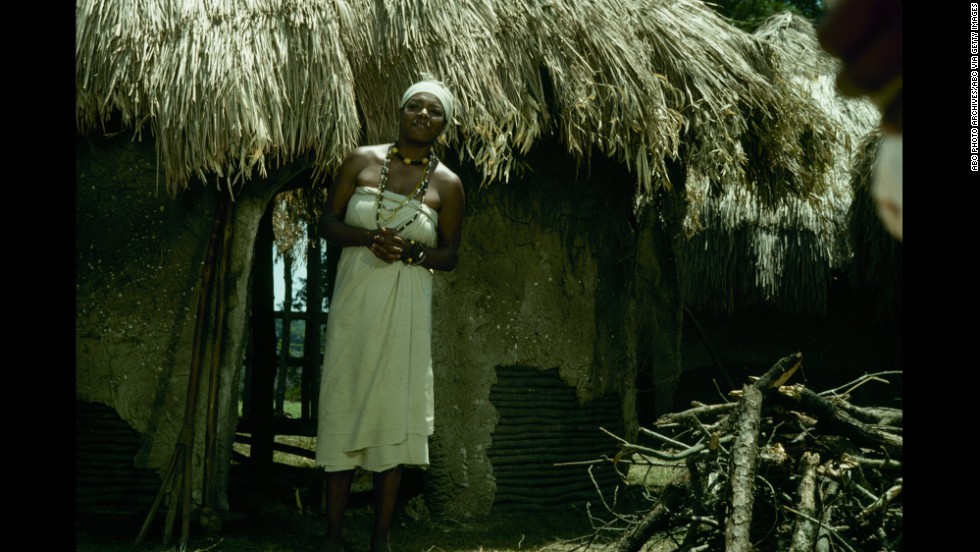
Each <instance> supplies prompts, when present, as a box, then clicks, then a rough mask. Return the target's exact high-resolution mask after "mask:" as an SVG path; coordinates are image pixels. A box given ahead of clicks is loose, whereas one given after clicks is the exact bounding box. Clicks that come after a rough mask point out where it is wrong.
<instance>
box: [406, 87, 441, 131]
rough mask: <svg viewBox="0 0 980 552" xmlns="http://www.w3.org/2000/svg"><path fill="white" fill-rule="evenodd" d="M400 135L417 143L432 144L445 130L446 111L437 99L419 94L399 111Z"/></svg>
mask: <svg viewBox="0 0 980 552" xmlns="http://www.w3.org/2000/svg"><path fill="white" fill-rule="evenodd" d="M400 124H401V133H402V134H403V135H405V136H406V137H408V138H411V139H412V140H415V141H418V142H434V141H435V140H436V138H438V137H439V134H440V133H442V131H443V129H445V128H446V111H445V110H444V109H443V108H442V104H441V103H439V99H438V98H436V97H435V96H434V95H433V94H430V93H428V92H419V93H418V94H415V95H413V96H412V97H411V98H409V99H408V101H407V102H405V106H404V107H402V110H401V121H400Z"/></svg>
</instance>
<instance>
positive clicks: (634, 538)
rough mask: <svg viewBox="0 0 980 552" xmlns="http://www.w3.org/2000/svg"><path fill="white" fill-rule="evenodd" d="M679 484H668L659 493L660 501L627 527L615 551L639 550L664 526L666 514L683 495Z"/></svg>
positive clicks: (631, 551)
mask: <svg viewBox="0 0 980 552" xmlns="http://www.w3.org/2000/svg"><path fill="white" fill-rule="evenodd" d="M685 494H686V493H685V489H684V487H683V486H681V485H675V484H670V485H668V486H667V487H666V488H665V489H664V491H663V493H661V495H660V496H661V498H660V502H658V503H657V505H656V506H654V507H653V510H651V511H650V513H648V514H647V515H646V516H644V517H643V519H642V520H641V521H640V522H639V523H637V524H635V525H633V526H632V527H630V528H629V530H628V531H627V532H626V534H624V535H623V536H622V538H620V539H619V541H617V542H616V545H615V547H614V548H613V550H614V551H615V552H639V550H640V549H641V548H643V545H644V544H646V542H647V541H648V540H650V537H652V536H653V535H654V534H655V533H657V532H658V531H660V530H662V529H664V528H665V527H666V522H667V517H668V514H669V513H670V512H671V511H673V510H674V509H675V508H676V507H677V506H678V504H680V502H681V499H682V498H683V497H684V495H685Z"/></svg>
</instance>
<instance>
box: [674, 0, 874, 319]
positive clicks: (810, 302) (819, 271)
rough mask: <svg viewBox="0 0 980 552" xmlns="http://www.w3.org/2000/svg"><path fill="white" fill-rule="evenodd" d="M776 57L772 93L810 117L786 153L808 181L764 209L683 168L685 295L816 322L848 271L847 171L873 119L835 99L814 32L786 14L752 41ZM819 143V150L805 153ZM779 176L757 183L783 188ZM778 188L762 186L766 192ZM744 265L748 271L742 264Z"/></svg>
mask: <svg viewBox="0 0 980 552" xmlns="http://www.w3.org/2000/svg"><path fill="white" fill-rule="evenodd" d="M754 36H755V38H757V39H758V40H759V41H761V42H763V43H765V44H768V45H769V47H770V51H771V52H772V53H773V54H774V63H775V66H776V67H777V68H778V71H779V77H778V79H777V81H776V84H777V85H778V86H780V87H782V88H784V89H787V90H788V91H789V92H788V93H789V94H790V95H793V96H795V98H796V99H795V102H796V103H797V105H798V106H799V107H801V108H803V107H805V108H806V109H809V110H817V111H818V113H817V114H816V115H813V116H812V117H813V121H815V122H813V123H811V124H810V126H809V127H807V128H806V129H802V130H801V132H799V133H798V134H797V139H798V142H797V143H798V144H799V146H800V150H799V151H797V152H795V153H787V154H785V155H783V156H782V158H783V159H790V160H792V161H793V162H794V163H796V164H797V165H795V166H793V165H790V164H785V165H784V166H783V167H782V169H783V170H790V171H794V172H795V171H797V170H799V171H804V172H809V174H808V175H806V177H805V179H806V180H807V181H809V182H811V184H810V186H807V187H803V188H801V187H795V188H794V189H799V190H802V191H803V193H799V194H777V195H774V196H771V201H766V200H765V199H766V198H765V196H764V194H760V193H759V192H758V191H757V190H754V189H753V188H752V187H751V186H750V185H748V181H740V180H733V181H731V182H726V183H724V184H723V185H717V182H716V180H715V177H714V176H713V175H711V174H707V173H704V172H702V170H701V169H699V168H694V167H692V168H689V170H688V180H687V186H686V194H687V199H688V213H687V218H686V219H685V221H684V226H685V231H686V232H687V235H688V239H687V240H686V242H685V245H684V255H683V258H684V263H685V265H686V271H685V272H686V274H687V276H688V277H687V278H685V281H684V284H685V288H686V289H685V294H686V296H687V297H688V299H689V300H690V301H691V302H692V303H694V304H698V303H700V304H701V305H702V306H706V305H712V306H714V307H716V308H718V307H720V308H722V309H725V310H730V309H732V308H734V307H735V306H736V304H735V302H736V299H737V300H738V301H740V302H763V301H765V302H776V303H778V304H780V305H781V306H783V307H784V308H787V309H788V310H793V311H802V312H823V311H824V310H825V308H826V300H827V291H828V288H829V285H830V282H831V278H832V274H831V273H832V271H834V270H836V269H840V268H842V267H844V266H846V264H847V263H848V262H849V257H850V255H849V250H848V247H847V244H846V241H845V240H844V237H845V227H846V223H847V212H848V207H849V206H850V204H851V198H852V193H851V189H850V187H849V185H848V176H847V174H848V169H849V166H850V160H851V158H852V156H853V154H854V150H855V148H856V145H857V142H858V140H860V138H861V137H862V136H864V135H865V134H867V133H868V132H869V131H870V130H871V129H872V128H874V126H875V124H876V123H877V121H878V119H879V118H880V115H879V114H878V112H877V111H876V109H875V107H874V106H873V104H871V103H870V102H869V101H866V100H855V99H848V98H844V97H842V96H840V95H839V94H838V92H837V91H836V89H835V84H834V78H835V75H836V73H837V69H838V65H837V62H836V61H835V60H834V59H833V58H831V57H829V56H828V55H827V54H826V53H825V52H823V51H822V50H821V49H820V47H819V45H818V43H817V40H816V35H815V32H814V29H813V26H812V25H811V24H810V23H809V22H808V21H807V20H805V19H803V18H801V17H799V16H795V15H793V14H789V13H784V14H779V15H775V16H773V17H770V18H769V19H767V20H766V21H765V22H764V23H763V24H762V25H761V26H760V27H759V28H758V30H757V31H756V32H755V33H754ZM814 141H816V142H820V143H821V144H823V145H824V146H825V148H827V149H824V148H816V147H810V145H809V143H811V142H814ZM786 176H787V175H785V174H781V173H780V170H770V171H767V174H756V178H783V177H786ZM778 186H779V184H778V183H771V184H769V189H774V188H777V187H778ZM746 260H748V261H749V262H746Z"/></svg>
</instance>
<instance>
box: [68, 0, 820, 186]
mask: <svg viewBox="0 0 980 552" xmlns="http://www.w3.org/2000/svg"><path fill="white" fill-rule="evenodd" d="M76 21H77V23H76V30H77V33H76V92H77V96H76V97H77V101H76V118H77V124H78V127H79V130H80V131H81V132H88V131H92V130H95V129H97V128H98V127H99V126H100V124H103V125H104V123H105V121H106V120H108V119H109V118H110V117H112V116H114V115H116V114H117V116H118V117H119V118H120V120H121V121H122V123H123V125H124V127H127V128H132V129H133V130H134V132H136V133H139V132H141V131H142V130H143V129H145V128H148V129H149V130H150V131H151V132H152V133H153V134H154V136H155V138H156V141H157V142H156V143H157V149H158V154H159V161H160V165H161V168H162V174H163V175H164V177H165V180H166V184H167V186H168V189H169V190H170V191H171V192H174V193H175V192H176V191H178V190H180V189H182V188H184V187H186V186H187V185H188V183H189V180H190V179H191V178H194V177H196V178H198V179H200V180H201V181H206V180H207V178H208V177H209V175H213V176H214V177H215V179H224V180H226V181H227V182H228V183H229V184H234V183H237V182H244V181H245V180H248V179H249V178H252V177H253V176H254V174H256V173H257V174H258V175H259V176H262V175H264V174H265V171H266V168H267V166H268V165H270V164H272V163H283V162H289V161H293V160H297V159H311V161H310V162H311V163H313V164H314V165H315V167H316V168H317V169H319V170H318V172H317V175H319V176H322V175H324V174H326V173H327V172H329V170H331V169H332V168H334V167H335V166H336V165H337V163H338V162H339V161H340V160H341V159H342V156H343V155H344V154H345V153H346V152H347V151H349V150H350V149H351V148H353V147H354V146H355V145H357V144H358V143H359V142H360V141H362V140H366V141H367V142H378V141H382V140H388V139H391V138H392V136H393V134H394V122H395V120H396V118H395V113H396V101H397V99H398V98H399V97H400V94H401V92H402V91H403V90H404V89H405V87H406V86H407V85H409V84H410V83H411V82H413V81H414V80H417V79H418V78H419V76H420V75H421V74H422V72H426V73H429V74H431V75H433V76H435V77H436V78H439V79H441V80H443V81H445V82H446V83H447V84H448V85H449V86H450V87H451V88H452V89H453V90H454V92H455V94H456V96H457V98H458V105H457V111H456V112H457V115H456V120H455V124H454V125H452V126H451V127H450V128H449V131H448V132H447V133H446V135H445V136H444V138H443V140H444V143H445V144H446V145H448V146H449V147H452V148H453V149H455V150H456V151H457V152H458V153H459V154H460V155H461V157H462V158H463V159H468V160H470V161H472V162H473V163H474V165H475V166H476V167H477V168H478V169H479V170H480V171H482V174H483V176H484V182H492V181H499V180H503V181H506V180H507V179H508V178H509V176H510V174H511V173H512V172H513V171H514V170H515V169H517V168H519V167H520V160H519V155H520V154H523V153H525V152H527V150H528V149H529V148H530V147H531V146H532V145H533V144H534V143H535V142H536V141H537V140H540V139H542V138H544V137H547V136H556V137H557V138H558V139H559V140H560V141H561V142H562V143H563V144H564V146H565V147H566V148H567V149H568V151H569V152H570V153H571V154H573V155H574V156H575V157H576V158H578V159H579V160H582V161H586V162H587V161H588V159H589V158H590V156H591V155H593V154H596V153H597V154H601V155H606V156H610V157H613V158H615V159H617V160H619V161H620V162H622V163H624V164H625V165H627V166H628V167H629V168H630V170H631V171H633V173H634V174H636V177H637V191H638V193H640V194H647V193H650V192H651V191H652V190H654V189H656V188H659V187H662V186H663V187H669V186H670V185H671V182H670V181H669V178H668V173H667V171H666V169H665V166H664V164H665V159H677V160H679V161H681V162H683V163H685V164H687V165H688V166H689V167H690V168H691V170H692V171H694V172H695V173H697V174H699V175H704V178H707V179H708V181H710V182H713V183H714V184H715V186H716V187H718V188H720V189H724V188H728V187H730V186H732V185H739V186H740V187H741V188H744V189H746V190H751V191H753V192H754V193H756V195H757V196H758V197H759V198H761V201H763V202H764V203H771V202H772V201H773V200H774V199H775V198H778V197H781V196H783V195H785V194H786V193H792V194H795V195H800V194H805V193H806V192H807V191H808V190H811V189H815V188H816V189H820V188H821V187H822V186H823V183H824V182H825V179H824V175H823V174H822V172H823V171H824V170H825V167H826V161H827V160H828V159H829V156H830V153H831V151H830V149H829V146H827V145H826V143H825V142H824V141H823V140H824V138H827V136H828V134H827V132H828V131H827V128H826V125H825V124H823V123H822V122H821V119H820V118H819V115H820V113H819V112H818V111H816V110H815V109H813V108H812V106H809V105H808V104H807V103H806V102H801V101H799V99H798V98H797V97H796V96H795V95H794V94H792V89H791V88H790V87H788V86H786V85H785V84H783V83H780V82H779V81H778V78H777V76H778V74H779V72H778V71H777V69H778V68H777V67H776V66H775V65H774V64H773V51H772V49H771V48H770V47H769V46H768V45H767V44H766V43H764V42H762V41H759V40H757V39H756V38H754V37H752V36H750V35H747V34H745V33H743V32H741V31H739V30H738V29H736V28H735V27H733V26H731V25H729V24H728V23H727V22H726V21H724V20H723V19H722V18H720V17H719V16H718V15H717V14H716V13H715V12H714V11H712V10H711V9H709V8H708V7H706V6H705V5H704V4H702V3H701V2H699V1H696V0H576V1H568V2H551V1H535V2H525V1H516V0H485V1H482V2H453V1H450V0H377V1H374V2H363V1H361V2H350V3H349V2H344V1H343V0H303V1H301V0H210V1H200V2H198V1H185V2H180V1H176V0H169V1H168V0H126V1H122V0H76ZM808 136H809V137H810V139H807V137H808ZM310 154H312V155H311V156H310V157H306V156H307V155H310ZM814 160H816V162H814ZM676 184H680V183H676Z"/></svg>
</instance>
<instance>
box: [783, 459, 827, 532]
mask: <svg viewBox="0 0 980 552" xmlns="http://www.w3.org/2000/svg"><path fill="white" fill-rule="evenodd" d="M800 463H801V464H802V466H803V477H802V478H801V479H800V486H799V495H800V503H799V509H800V512H802V513H804V514H806V515H807V516H808V517H802V516H801V517H798V518H797V519H796V529H795V530H794V531H793V539H792V541H791V543H790V549H789V550H790V552H809V551H810V550H812V549H813V538H814V535H815V533H816V529H817V528H816V525H815V524H814V523H813V522H812V521H810V518H813V517H814V516H815V515H816V511H817V504H816V497H815V494H816V490H817V489H816V487H817V465H818V464H820V455H819V454H817V453H815V452H804V453H803V457H802V458H801V459H800Z"/></svg>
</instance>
